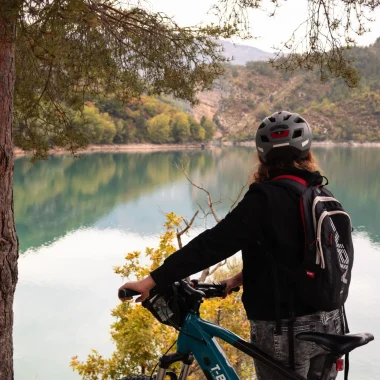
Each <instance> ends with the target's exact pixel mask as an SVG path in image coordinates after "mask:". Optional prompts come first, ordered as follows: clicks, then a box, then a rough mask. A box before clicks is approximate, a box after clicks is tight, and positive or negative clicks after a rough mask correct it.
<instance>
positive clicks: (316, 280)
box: [271, 175, 354, 311]
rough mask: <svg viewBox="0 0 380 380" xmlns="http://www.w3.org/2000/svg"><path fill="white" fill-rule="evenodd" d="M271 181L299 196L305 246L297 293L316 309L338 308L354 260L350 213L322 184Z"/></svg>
mask: <svg viewBox="0 0 380 380" xmlns="http://www.w3.org/2000/svg"><path fill="white" fill-rule="evenodd" d="M271 184H273V185H276V186H283V187H287V188H289V189H292V190H294V191H295V192H296V193H298V194H299V195H300V214H301V218H302V223H303V228H304V235H305V248H304V257H303V262H302V264H301V266H300V267H299V268H298V269H297V270H296V273H295V285H296V289H297V292H298V293H299V295H300V297H301V299H302V300H303V302H304V303H305V304H306V305H310V306H311V307H313V308H314V309H316V310H321V311H331V310H335V309H339V308H341V307H342V306H343V305H344V303H345V302H346V299H347V296H348V290H349V286H350V282H351V270H352V265H353V260H354V247H353V244H352V225H351V218H350V216H349V215H348V213H347V212H346V211H345V210H344V209H343V207H342V205H341V203H340V202H339V201H338V200H337V199H335V198H334V196H333V194H332V193H331V192H330V191H329V190H328V189H327V188H326V187H325V186H324V185H310V184H308V183H307V182H306V181H305V180H304V179H302V178H299V177H296V176H292V175H281V176H278V177H275V178H274V179H273V180H272V181H271Z"/></svg>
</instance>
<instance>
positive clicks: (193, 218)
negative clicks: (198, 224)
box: [177, 210, 199, 249]
mask: <svg viewBox="0 0 380 380" xmlns="http://www.w3.org/2000/svg"><path fill="white" fill-rule="evenodd" d="M198 213H199V210H197V211H196V212H195V213H194V215H193V217H192V218H191V220H190V222H188V221H187V220H186V219H183V221H184V222H185V225H186V227H185V228H184V229H183V230H181V231H179V230H178V229H177V241H178V247H179V248H180V249H181V248H182V246H183V245H182V239H181V236H182V235H183V234H185V233H186V232H187V231H188V230H189V229H190V227H191V226H192V225H193V223H194V220H195V218H196V216H197V215H198Z"/></svg>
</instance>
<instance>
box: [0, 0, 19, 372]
mask: <svg viewBox="0 0 380 380" xmlns="http://www.w3.org/2000/svg"><path fill="white" fill-rule="evenodd" d="M8 4H9V3H8ZM2 5H3V2H2ZM3 10H4V8H3V9H0V380H13V378H14V376H13V342H12V329H13V298H14V292H15V288H16V283H17V258H18V239H17V235H16V229H15V223H14V213H13V141H12V121H13V94H14V84H15V34H16V33H15V29H16V28H15V22H12V21H10V20H13V19H14V18H13V17H9V14H8V15H7V14H6V13H7V12H3ZM7 16H8V17H7Z"/></svg>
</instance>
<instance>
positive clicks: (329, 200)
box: [311, 197, 340, 234]
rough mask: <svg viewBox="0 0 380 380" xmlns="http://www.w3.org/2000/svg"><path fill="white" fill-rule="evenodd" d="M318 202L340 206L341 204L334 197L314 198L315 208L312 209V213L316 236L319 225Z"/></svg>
mask: <svg viewBox="0 0 380 380" xmlns="http://www.w3.org/2000/svg"><path fill="white" fill-rule="evenodd" d="M318 202H338V203H339V204H340V202H339V201H338V200H337V199H335V198H333V197H315V198H314V201H313V206H312V208H311V209H312V213H313V226H314V232H315V234H317V225H316V224H317V220H316V217H315V208H316V206H317V203H318Z"/></svg>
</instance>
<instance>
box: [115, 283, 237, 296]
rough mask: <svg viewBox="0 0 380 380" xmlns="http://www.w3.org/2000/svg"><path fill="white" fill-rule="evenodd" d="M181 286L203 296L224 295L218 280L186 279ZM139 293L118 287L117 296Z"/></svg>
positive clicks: (235, 290) (235, 289)
mask: <svg viewBox="0 0 380 380" xmlns="http://www.w3.org/2000/svg"><path fill="white" fill-rule="evenodd" d="M181 285H182V287H184V288H186V290H187V291H188V292H190V293H192V292H193V293H198V294H199V295H201V296H202V297H204V298H213V297H224V296H225V293H224V291H225V289H226V284H222V283H220V282H216V283H211V284H208V283H204V282H198V280H191V281H190V283H188V282H187V281H181ZM239 290H240V286H237V287H236V288H232V289H231V290H230V292H229V293H232V292H238V291H239ZM139 295H140V293H139V292H136V291H134V290H131V289H119V293H118V296H119V298H130V297H134V296H139Z"/></svg>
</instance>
